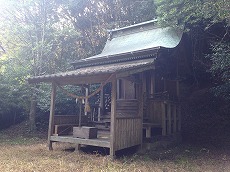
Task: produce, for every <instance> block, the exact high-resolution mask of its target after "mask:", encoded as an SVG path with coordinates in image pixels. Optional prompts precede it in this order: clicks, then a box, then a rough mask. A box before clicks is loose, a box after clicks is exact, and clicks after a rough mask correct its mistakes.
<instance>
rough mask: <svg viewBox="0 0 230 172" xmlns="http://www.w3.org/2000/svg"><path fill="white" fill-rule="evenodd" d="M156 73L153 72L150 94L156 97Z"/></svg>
mask: <svg viewBox="0 0 230 172" xmlns="http://www.w3.org/2000/svg"><path fill="white" fill-rule="evenodd" d="M155 88H156V86H155V72H154V71H153V72H151V92H150V94H152V95H154V94H155Z"/></svg>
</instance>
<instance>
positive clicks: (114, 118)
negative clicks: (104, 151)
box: [110, 77, 117, 159]
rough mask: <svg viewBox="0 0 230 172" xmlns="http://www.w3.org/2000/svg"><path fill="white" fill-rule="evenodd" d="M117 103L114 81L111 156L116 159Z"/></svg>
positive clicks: (113, 83)
mask: <svg viewBox="0 0 230 172" xmlns="http://www.w3.org/2000/svg"><path fill="white" fill-rule="evenodd" d="M116 101H117V79H116V77H114V78H113V79H112V91H111V129H110V156H111V158H112V159H113V158H115V151H116V148H115V145H116V143H115V142H116V139H115V134H116V133H115V132H116V131H115V127H116Z"/></svg>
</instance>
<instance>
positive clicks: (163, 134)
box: [161, 102, 166, 136]
mask: <svg viewBox="0 0 230 172" xmlns="http://www.w3.org/2000/svg"><path fill="white" fill-rule="evenodd" d="M161 113H162V124H161V126H162V136H165V135H166V114H165V113H166V111H165V103H164V102H161Z"/></svg>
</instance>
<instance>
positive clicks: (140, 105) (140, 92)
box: [137, 73, 144, 149]
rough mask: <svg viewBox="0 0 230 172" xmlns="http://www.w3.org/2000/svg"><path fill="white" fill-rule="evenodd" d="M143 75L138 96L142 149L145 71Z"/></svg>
mask: <svg viewBox="0 0 230 172" xmlns="http://www.w3.org/2000/svg"><path fill="white" fill-rule="evenodd" d="M140 77H141V81H142V82H141V83H140V84H138V95H137V98H138V99H139V103H138V104H139V107H138V116H139V117H141V128H140V129H141V132H140V133H141V134H140V137H141V138H140V139H141V145H140V149H142V145H143V132H142V130H143V118H144V95H143V93H144V92H143V73H142V74H141V75H140Z"/></svg>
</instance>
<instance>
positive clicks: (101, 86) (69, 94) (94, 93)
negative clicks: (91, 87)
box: [56, 74, 115, 99]
mask: <svg viewBox="0 0 230 172" xmlns="http://www.w3.org/2000/svg"><path fill="white" fill-rule="evenodd" d="M114 75H115V74H111V75H110V76H109V77H108V79H106V81H105V82H104V83H101V85H100V87H98V89H97V90H96V91H94V92H93V93H91V94H90V95H88V96H77V95H75V94H72V93H70V92H68V91H67V90H65V89H64V88H63V87H62V86H60V85H59V84H58V83H56V85H57V86H58V87H59V88H60V89H61V90H62V91H63V92H64V93H65V94H67V95H68V96H70V97H72V98H75V99H89V98H90V97H92V96H94V95H96V94H97V93H99V92H100V91H101V90H102V89H103V87H104V86H105V85H106V84H107V83H108V82H109V81H110V79H111V78H112V77H113V76H114Z"/></svg>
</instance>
